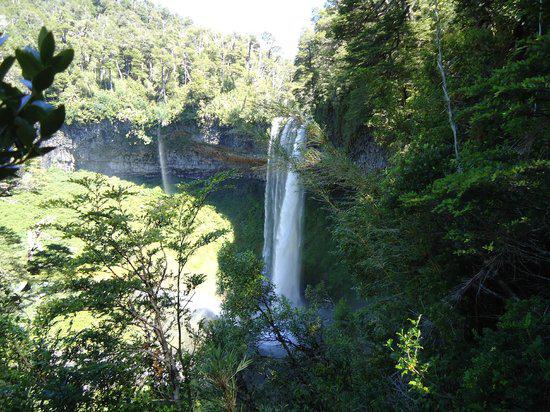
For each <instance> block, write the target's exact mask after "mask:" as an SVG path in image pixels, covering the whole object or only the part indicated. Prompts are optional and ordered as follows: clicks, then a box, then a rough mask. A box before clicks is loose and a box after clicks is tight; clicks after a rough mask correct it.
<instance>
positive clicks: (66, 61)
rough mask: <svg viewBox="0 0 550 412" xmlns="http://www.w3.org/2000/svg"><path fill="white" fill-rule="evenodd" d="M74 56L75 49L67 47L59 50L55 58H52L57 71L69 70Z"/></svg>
mask: <svg viewBox="0 0 550 412" xmlns="http://www.w3.org/2000/svg"><path fill="white" fill-rule="evenodd" d="M73 58H74V50H73V49H67V50H63V51H62V52H59V53H58V54H57V55H56V56H55V57H54V58H53V59H52V66H53V69H54V70H55V72H56V73H61V72H63V71H65V70H67V67H69V65H70V64H71V62H72V61H73Z"/></svg>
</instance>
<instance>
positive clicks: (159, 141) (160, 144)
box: [157, 126, 172, 194]
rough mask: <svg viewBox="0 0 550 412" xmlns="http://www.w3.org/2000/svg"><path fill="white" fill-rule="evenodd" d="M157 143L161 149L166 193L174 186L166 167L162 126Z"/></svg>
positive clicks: (162, 172) (163, 186) (162, 174)
mask: <svg viewBox="0 0 550 412" xmlns="http://www.w3.org/2000/svg"><path fill="white" fill-rule="evenodd" d="M157 145H158V150H159V163H160V174H161V177H162V189H163V190H164V192H165V193H166V194H171V193H172V188H171V186H170V178H169V177H168V169H167V167H166V152H165V150H164V140H163V137H162V133H161V131H160V126H159V128H158V130H157Z"/></svg>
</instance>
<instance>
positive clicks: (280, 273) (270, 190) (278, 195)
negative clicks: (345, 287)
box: [263, 118, 306, 306]
mask: <svg viewBox="0 0 550 412" xmlns="http://www.w3.org/2000/svg"><path fill="white" fill-rule="evenodd" d="M305 140H306V129H305V127H304V126H303V125H300V124H299V123H298V122H297V121H296V120H293V119H290V120H285V119H280V118H278V119H275V120H274V122H273V125H272V128H271V138H270V141H269V161H268V167H267V182H266V189H265V222H264V247H263V258H264V262H265V267H266V272H267V275H268V276H269V277H270V278H271V281H272V282H273V284H274V286H275V292H276V293H277V294H279V295H282V296H285V297H286V298H287V299H288V300H289V301H290V302H291V303H293V304H294V305H296V306H298V305H300V304H301V294H300V277H301V271H302V243H303V241H302V237H303V222H304V205H305V191H304V188H303V186H302V184H301V183H300V180H299V177H298V174H297V173H296V172H295V171H294V170H293V169H292V164H291V163H292V162H289V161H288V160H289V158H295V159H296V158H299V156H301V153H302V151H303V148H304V145H305Z"/></svg>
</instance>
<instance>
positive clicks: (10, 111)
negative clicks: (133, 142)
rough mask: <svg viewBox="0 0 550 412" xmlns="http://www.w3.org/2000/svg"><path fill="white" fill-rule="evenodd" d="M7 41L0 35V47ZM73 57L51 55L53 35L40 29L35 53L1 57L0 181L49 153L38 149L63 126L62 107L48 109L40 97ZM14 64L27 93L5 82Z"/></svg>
mask: <svg viewBox="0 0 550 412" xmlns="http://www.w3.org/2000/svg"><path fill="white" fill-rule="evenodd" d="M7 39H8V36H7V35H0V46H1V45H3V44H4V43H5V42H6V40H7ZM73 57H74V51H73V50H72V49H65V50H63V51H60V52H59V53H57V54H55V39H54V36H53V33H52V32H51V31H48V30H47V29H46V28H45V27H42V29H41V30H40V34H39V35H38V49H35V48H33V47H30V46H28V47H25V48H24V49H17V50H16V51H15V55H9V56H7V57H5V58H4V60H3V61H2V63H1V64H0V179H3V178H5V177H7V176H11V175H13V174H14V173H15V172H16V171H17V166H19V165H21V164H23V163H24V162H25V161H27V160H29V159H31V158H33V157H37V156H41V155H43V154H45V153H47V152H48V151H51V150H52V148H50V147H40V146H41V143H42V142H44V141H46V140H48V139H49V138H51V137H52V136H53V135H54V133H55V132H57V131H58V130H59V129H60V127H61V126H62V125H63V122H64V121H65V106H63V105H59V106H58V107H55V106H52V105H51V104H49V103H47V102H46V101H45V96H44V94H45V92H46V91H47V90H48V89H49V88H50V87H51V86H52V84H53V82H54V80H55V76H56V75H57V74H59V73H62V72H63V71H65V70H66V69H67V68H68V67H69V65H70V64H71V62H72V60H73ZM16 61H17V63H18V64H19V67H20V69H21V74H22V76H23V78H22V79H21V83H22V84H23V85H24V86H25V87H26V88H27V89H28V90H27V91H22V90H20V89H19V88H18V87H15V86H13V85H12V84H10V83H8V82H7V81H6V80H5V78H6V75H7V74H8V72H9V71H10V70H11V69H12V67H13V65H14V63H15V62H16ZM37 125H39V127H37Z"/></svg>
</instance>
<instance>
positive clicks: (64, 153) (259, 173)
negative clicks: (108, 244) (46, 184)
mask: <svg viewBox="0 0 550 412" xmlns="http://www.w3.org/2000/svg"><path fill="white" fill-rule="evenodd" d="M161 132H162V136H163V140H164V142H165V148H166V165H167V168H168V170H169V173H170V175H171V176H176V177H182V178H191V177H192V178H195V177H197V178H201V177H207V176H210V175H212V174H214V173H217V172H220V171H224V170H236V171H238V172H239V173H240V174H242V175H243V177H247V178H256V179H264V178H265V163H266V153H267V148H266V143H265V142H262V141H261V139H252V138H250V137H246V136H242V135H239V134H238V133H234V132H232V131H230V130H224V129H216V128H214V129H212V130H211V131H210V132H209V133H208V134H205V133H201V132H200V131H199V129H198V128H196V127H193V126H188V125H182V124H174V125H170V126H167V127H165V128H163V129H162V131H161ZM156 133H157V131H156V130H148V131H145V135H147V136H153V137H154V136H156ZM147 140H148V139H145V140H144V139H142V138H138V137H137V133H136V130H134V129H133V128H132V126H131V125H130V124H128V123H124V122H110V121H102V122H98V123H92V124H71V125H65V126H63V128H62V129H61V130H60V131H59V132H58V133H57V134H56V135H55V136H54V137H53V138H52V139H51V140H49V141H48V144H47V146H55V150H53V151H52V152H50V153H48V154H47V155H46V156H44V157H43V159H42V165H43V167H50V166H56V167H59V168H61V169H64V170H88V171H92V172H98V173H103V174H106V175H114V176H118V177H121V178H133V177H136V178H148V177H150V178H156V177H158V176H160V162H159V158H158V148H157V144H156V141H155V140H154V138H153V139H149V140H151V141H150V143H146V141H147Z"/></svg>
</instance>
